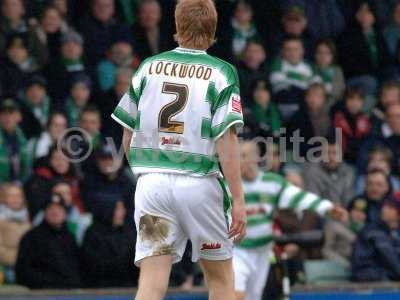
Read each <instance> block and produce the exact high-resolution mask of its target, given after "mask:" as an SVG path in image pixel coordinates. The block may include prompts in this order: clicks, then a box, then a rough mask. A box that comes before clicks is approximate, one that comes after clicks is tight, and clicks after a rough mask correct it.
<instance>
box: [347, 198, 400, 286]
mask: <svg viewBox="0 0 400 300" xmlns="http://www.w3.org/2000/svg"><path fill="white" fill-rule="evenodd" d="M399 228H400V199H398V197H396V196H390V197H388V198H387V199H386V200H385V202H384V204H383V207H382V211H381V213H380V217H379V219H378V220H377V222H376V223H371V224H369V225H367V226H366V227H365V228H364V230H363V231H361V233H360V234H359V236H358V238H357V241H356V243H355V245H354V250H353V255H352V262H351V265H352V279H353V280H354V281H362V282H366V281H388V280H394V281H398V280H399V279H400V257H399V252H400V243H399V234H400V232H399Z"/></svg>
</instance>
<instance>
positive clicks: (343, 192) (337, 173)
mask: <svg viewBox="0 0 400 300" xmlns="http://www.w3.org/2000/svg"><path fill="white" fill-rule="evenodd" d="M328 142H329V144H323V146H322V158H323V161H321V162H320V163H307V164H306V165H305V166H304V179H305V180H304V181H305V189H306V190H307V191H310V192H313V193H315V194H317V195H319V196H320V197H323V198H327V199H332V201H334V202H336V203H340V204H342V206H347V203H348V202H349V201H350V200H351V198H352V197H353V186H354V172H353V170H352V168H351V167H350V166H349V165H347V164H346V163H345V162H343V161H342V154H341V149H340V145H339V144H338V143H337V142H335V141H332V140H328ZM328 197H329V198H328Z"/></svg>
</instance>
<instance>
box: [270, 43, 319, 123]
mask: <svg viewBox="0 0 400 300" xmlns="http://www.w3.org/2000/svg"><path fill="white" fill-rule="evenodd" d="M315 75H316V74H314V71H313V69H312V67H311V66H310V65H309V64H308V63H306V62H305V61H304V47H303V43H302V41H301V39H299V38H293V37H290V38H286V39H285V41H284V42H283V48H282V58H277V59H275V61H274V62H273V64H272V70H271V76H270V80H271V84H272V92H273V94H274V96H275V100H276V102H277V103H278V107H279V110H280V112H281V114H282V118H283V120H284V121H288V120H289V119H290V117H291V116H292V115H293V114H294V113H295V112H296V111H297V110H298V108H299V104H300V103H301V101H302V99H303V97H304V92H305V90H306V89H307V88H308V85H309V84H310V83H311V82H313V81H317V80H318V79H317V78H316V77H315Z"/></svg>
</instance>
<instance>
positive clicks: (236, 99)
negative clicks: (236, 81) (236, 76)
mask: <svg viewBox="0 0 400 300" xmlns="http://www.w3.org/2000/svg"><path fill="white" fill-rule="evenodd" d="M232 112H235V113H238V114H241V113H242V104H241V101H240V96H239V95H238V94H233V95H232Z"/></svg>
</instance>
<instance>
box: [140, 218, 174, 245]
mask: <svg viewBox="0 0 400 300" xmlns="http://www.w3.org/2000/svg"><path fill="white" fill-rule="evenodd" d="M168 234H169V225H168V220H166V219H164V218H161V217H156V216H151V215H144V216H142V217H141V218H140V221H139V235H140V237H141V239H142V240H148V241H151V242H163V241H165V240H166V239H167V238H168Z"/></svg>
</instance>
